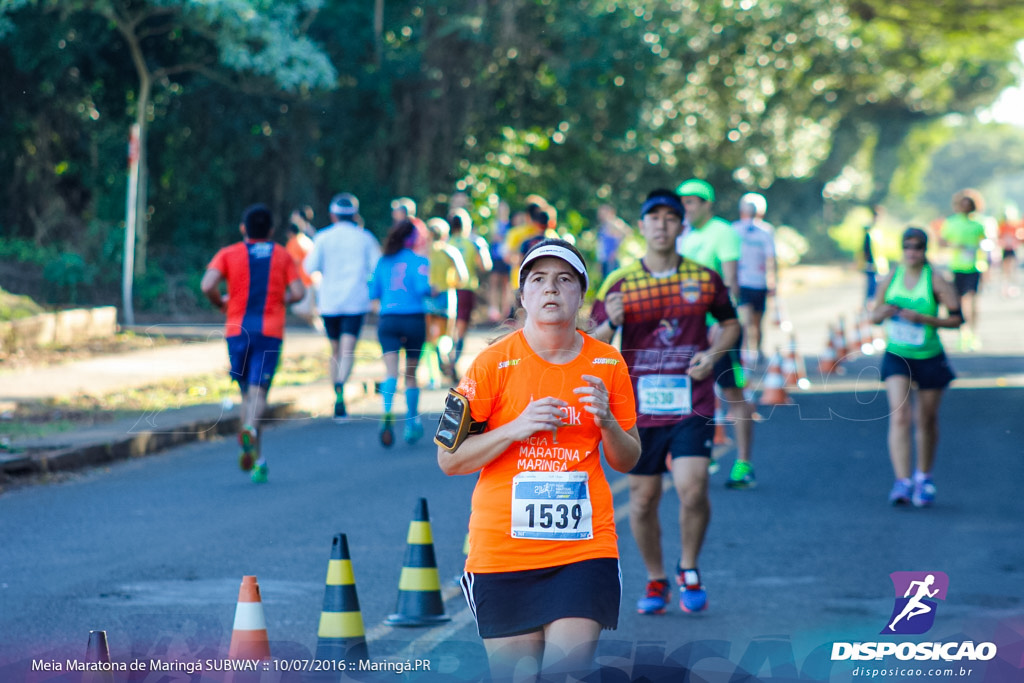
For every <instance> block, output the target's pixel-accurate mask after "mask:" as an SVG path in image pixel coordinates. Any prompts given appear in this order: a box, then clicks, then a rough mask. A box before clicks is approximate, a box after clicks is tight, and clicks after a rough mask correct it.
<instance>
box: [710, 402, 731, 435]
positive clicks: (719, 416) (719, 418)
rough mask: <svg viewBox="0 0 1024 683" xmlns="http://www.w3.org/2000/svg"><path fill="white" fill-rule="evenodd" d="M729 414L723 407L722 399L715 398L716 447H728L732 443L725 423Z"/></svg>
mask: <svg viewBox="0 0 1024 683" xmlns="http://www.w3.org/2000/svg"><path fill="white" fill-rule="evenodd" d="M727 416H728V413H726V412H725V409H724V408H723V407H722V399H720V398H718V396H717V395H716V396H715V440H714V445H715V446H728V445H729V444H730V443H732V441H731V440H730V439H729V434H728V433H727V432H726V430H725V421H726V419H727Z"/></svg>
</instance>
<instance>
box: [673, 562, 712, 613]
mask: <svg viewBox="0 0 1024 683" xmlns="http://www.w3.org/2000/svg"><path fill="white" fill-rule="evenodd" d="M676 570H677V572H678V573H677V574H676V583H677V584H679V586H680V587H681V588H682V590H681V591H679V607H680V609H682V610H683V611H684V612H686V613H688V614H692V613H693V612H701V611H703V610H704V609H705V608H706V607H707V606H708V594H707V591H705V590H704V584H702V583H701V582H700V572H699V571H697V570H696V569H681V568H679V567H676Z"/></svg>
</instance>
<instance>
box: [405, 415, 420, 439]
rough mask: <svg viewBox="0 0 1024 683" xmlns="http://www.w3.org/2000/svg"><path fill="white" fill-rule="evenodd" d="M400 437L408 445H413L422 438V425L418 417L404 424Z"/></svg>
mask: <svg viewBox="0 0 1024 683" xmlns="http://www.w3.org/2000/svg"><path fill="white" fill-rule="evenodd" d="M402 437H403V438H404V439H405V442H406V443H408V444H414V443H416V442H417V441H419V440H420V439H422V438H423V423H422V422H420V419H419V418H418V417H411V418H409V419H408V420H406V422H405V428H404V429H403V430H402Z"/></svg>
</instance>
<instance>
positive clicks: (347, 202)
mask: <svg viewBox="0 0 1024 683" xmlns="http://www.w3.org/2000/svg"><path fill="white" fill-rule="evenodd" d="M330 212H331V213H332V214H334V215H335V216H355V215H356V214H357V213H359V200H358V199H356V196H355V195H354V194H349V193H348V192H342V193H341V194H336V195H334V199H332V200H331V206H330Z"/></svg>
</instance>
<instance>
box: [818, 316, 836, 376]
mask: <svg viewBox="0 0 1024 683" xmlns="http://www.w3.org/2000/svg"><path fill="white" fill-rule="evenodd" d="M838 365H839V354H838V353H837V352H836V331H835V328H834V327H832V326H831V325H829V326H828V338H827V340H826V344H825V350H824V351H822V352H821V355H820V356H818V371H819V372H820V373H821V374H823V375H828V374H830V373H832V372H835V369H836V366H838Z"/></svg>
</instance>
